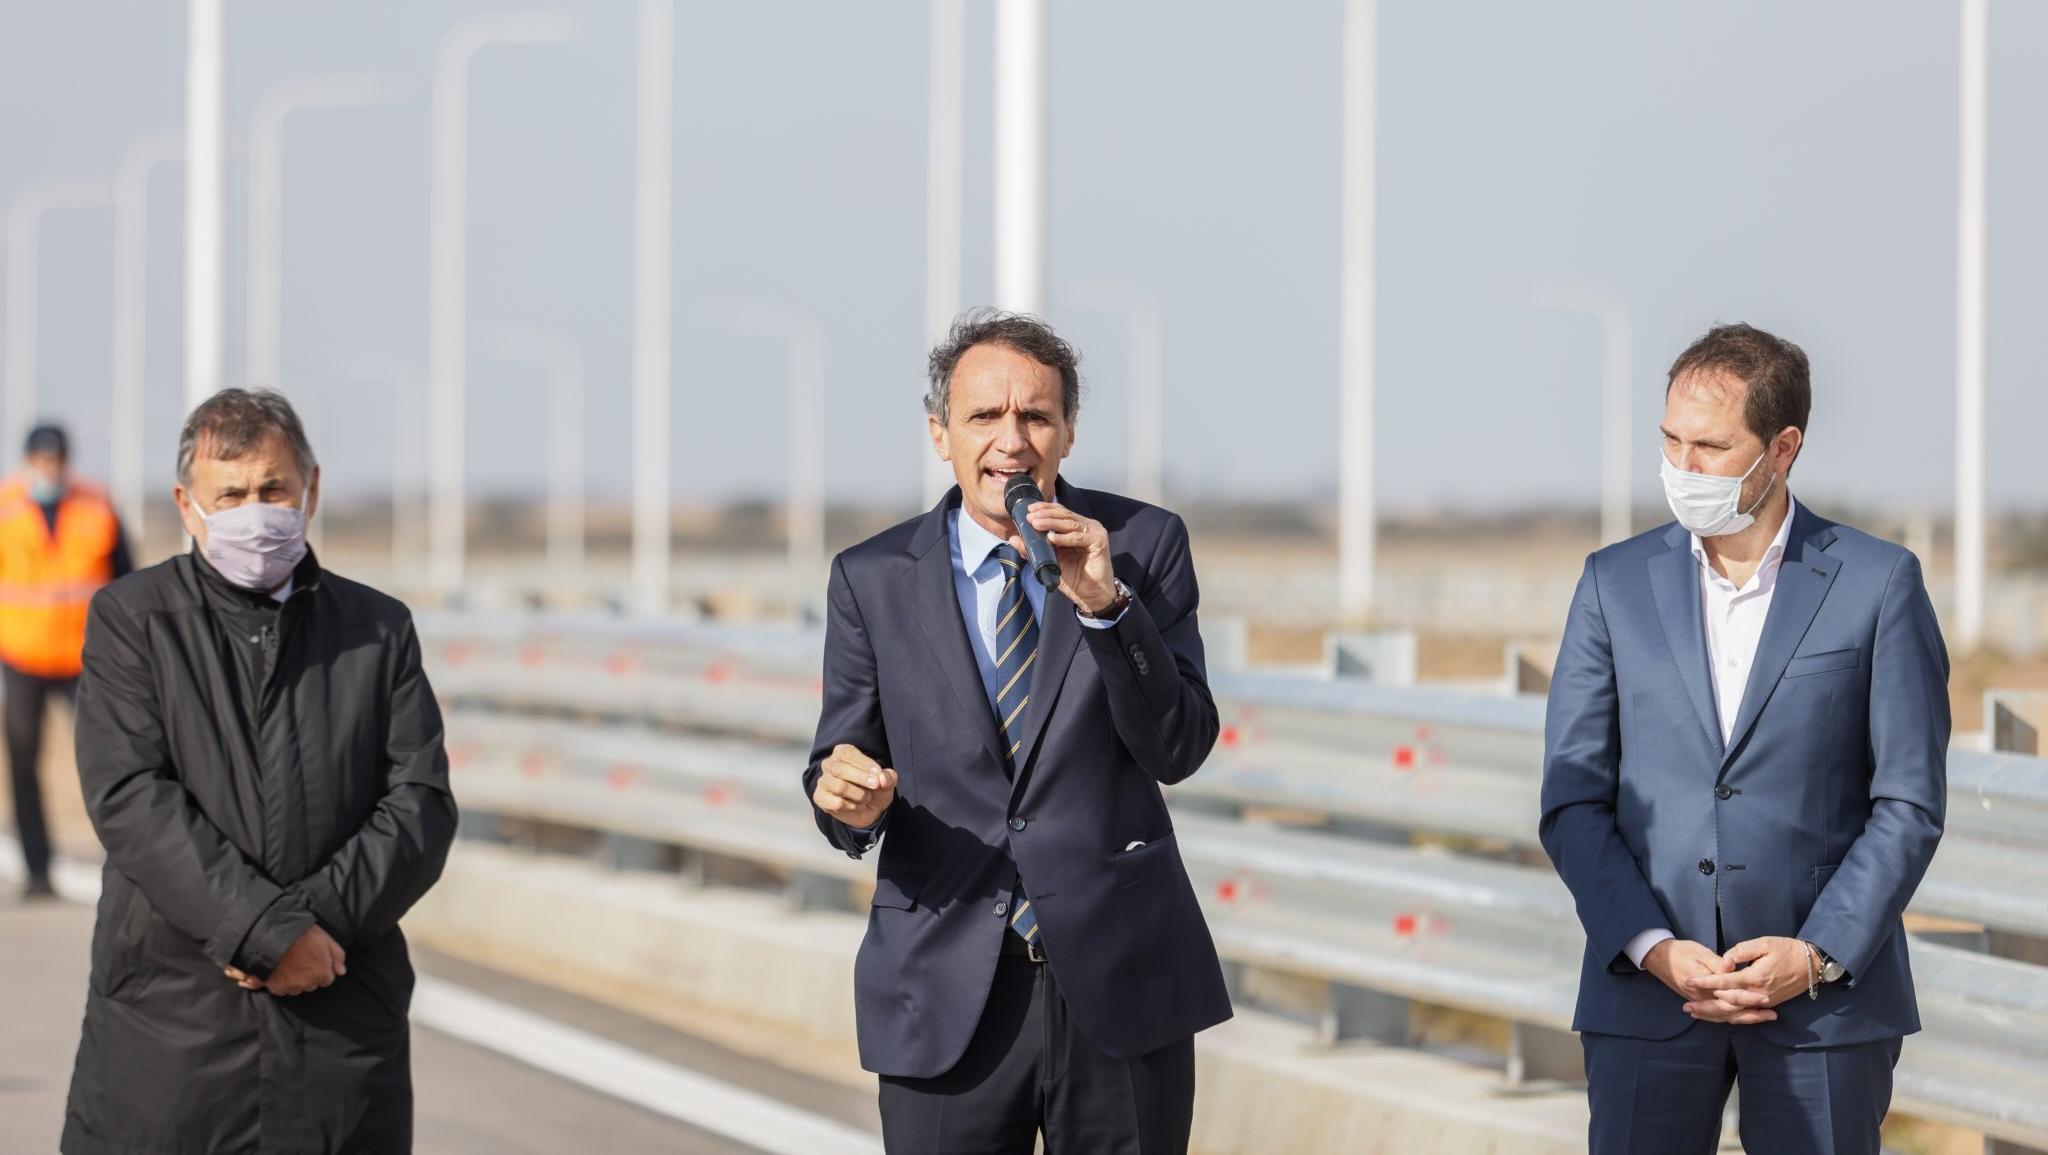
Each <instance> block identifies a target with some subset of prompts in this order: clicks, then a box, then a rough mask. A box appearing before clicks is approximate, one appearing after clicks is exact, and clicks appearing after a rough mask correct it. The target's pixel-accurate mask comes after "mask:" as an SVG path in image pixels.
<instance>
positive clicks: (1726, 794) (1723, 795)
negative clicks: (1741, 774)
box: [1714, 786, 1735, 802]
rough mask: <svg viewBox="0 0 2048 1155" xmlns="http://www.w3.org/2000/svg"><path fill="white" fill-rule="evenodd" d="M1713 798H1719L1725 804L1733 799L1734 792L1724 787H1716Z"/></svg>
mask: <svg viewBox="0 0 2048 1155" xmlns="http://www.w3.org/2000/svg"><path fill="white" fill-rule="evenodd" d="M1714 797H1716V798H1719V799H1720V800H1721V801H1723V802H1726V801H1728V800H1729V799H1730V798H1733V797H1735V791H1733V790H1731V789H1729V788H1728V787H1726V786H1716V787H1714Z"/></svg>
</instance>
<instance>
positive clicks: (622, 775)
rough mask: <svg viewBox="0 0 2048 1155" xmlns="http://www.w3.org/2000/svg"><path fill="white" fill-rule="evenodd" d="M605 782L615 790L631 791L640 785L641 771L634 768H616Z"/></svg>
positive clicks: (605, 778) (606, 777)
mask: <svg viewBox="0 0 2048 1155" xmlns="http://www.w3.org/2000/svg"><path fill="white" fill-rule="evenodd" d="M604 780H605V784H606V785H608V786H610V787H611V788H612V789H614V790H630V789H632V788H633V787H634V786H635V785H637V784H638V783H639V781H640V770H639V768H638V767H634V766H614V767H612V768H611V772H610V773H608V774H606V775H605V776H604Z"/></svg>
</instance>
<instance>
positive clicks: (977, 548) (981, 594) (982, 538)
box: [953, 507, 1130, 710]
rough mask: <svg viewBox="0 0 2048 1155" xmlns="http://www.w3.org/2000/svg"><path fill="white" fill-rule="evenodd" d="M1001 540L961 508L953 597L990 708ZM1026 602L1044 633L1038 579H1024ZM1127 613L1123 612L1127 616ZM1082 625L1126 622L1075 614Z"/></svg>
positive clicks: (956, 527) (1099, 627) (955, 538)
mask: <svg viewBox="0 0 2048 1155" xmlns="http://www.w3.org/2000/svg"><path fill="white" fill-rule="evenodd" d="M1001 544H1003V539H1002V538H999V537H997V536H996V535H995V534H992V533H990V532H989V531H988V530H986V529H983V528H982V526H981V523H980V522H978V521H976V520H974V518H973V517H972V516H970V515H969V514H968V512H967V510H966V509H965V508H964V507H963V508H960V509H956V510H954V511H953V593H954V594H955V595H956V596H957V597H958V598H959V599H960V616H961V618H963V619H964V620H965V621H966V623H967V637H968V639H969V640H970V641H976V640H978V641H979V643H980V644H979V645H976V646H973V647H972V649H973V650H974V667H975V669H977V670H980V671H981V688H982V691H983V692H984V693H986V694H987V695H988V700H989V709H991V710H993V709H995V700H996V608H997V606H998V605H1000V604H1001V602H1002V597H1003V581H1004V577H1005V574H1006V572H1007V571H1005V570H1004V569H1003V567H1002V563H1000V562H998V561H996V558H995V552H996V547H997V546H999V545H1001ZM1020 580H1022V581H1023V583H1024V598H1025V600H1027V601H1029V602H1030V603H1031V616H1032V618H1033V619H1035V620H1036V621H1037V622H1038V628H1039V631H1040V633H1041V634H1042V633H1043V632H1044V630H1045V586H1044V584H1043V583H1041V582H1040V581H1039V580H1038V579H1037V578H1036V577H1035V576H1032V575H1030V574H1026V575H1024V576H1023V577H1022V578H1021V579H1020ZM1129 612H1130V611H1129V610H1128V609H1126V610H1125V611H1124V613H1129ZM1075 616H1076V617H1078V618H1079V619H1080V621H1081V624H1082V625H1083V626H1086V627H1088V628H1089V629H1096V630H1106V629H1110V628H1111V627H1113V626H1115V625H1116V624H1117V623H1118V622H1120V621H1122V620H1123V615H1122V614H1119V615H1117V616H1116V617H1114V618H1111V619H1109V620H1107V621H1096V620H1095V619H1094V618H1091V617H1089V616H1087V615H1086V614H1083V613H1080V612H1079V611H1078V610H1076V611H1075Z"/></svg>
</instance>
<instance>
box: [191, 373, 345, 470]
mask: <svg viewBox="0 0 2048 1155" xmlns="http://www.w3.org/2000/svg"><path fill="white" fill-rule="evenodd" d="M273 433H275V434H278V435H280V436H282V437H283V438H284V439H285V442H286V443H287V444H289V445H290V446H291V447H292V452H293V453H294V454H296V455H297V456H298V459H299V473H300V475H301V476H302V477H303V478H304V479H305V481H306V482H308V483H309V484H310V483H311V482H312V480H313V470H314V469H315V468H317V467H318V466H319V464H320V463H319V461H317V460H316V459H315V458H314V457H313V445H312V443H311V442H309V441H307V440H306V427H305V426H304V425H301V424H300V423H299V414H298V412H297V411H296V410H294V409H293V408H292V403H291V402H290V401H288V400H286V399H285V395H284V394H282V393H279V392H278V391H277V390H275V389H223V390H221V391H220V392H218V393H216V394H214V395H213V396H211V397H208V398H207V399H206V400H204V401H201V402H200V403H199V407H198V408H196V409H194V410H193V411H192V415H191V416H190V417H187V418H185V431H184V432H183V433H181V434H179V435H178V484H180V485H190V484H192V462H193V460H194V458H196V457H197V456H198V453H199V443H200V442H201V441H202V440H203V441H205V442H206V455H207V456H208V457H211V458H214V459H215V460H219V461H233V460H235V459H236V458H239V457H241V456H242V455H243V454H245V453H248V452H250V451H251V450H254V449H255V448H256V447H257V446H260V445H262V444H263V442H264V441H266V440H267V439H269V437H270V435H271V434H273Z"/></svg>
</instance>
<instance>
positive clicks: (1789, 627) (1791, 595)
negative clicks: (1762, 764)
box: [1721, 505, 1842, 770]
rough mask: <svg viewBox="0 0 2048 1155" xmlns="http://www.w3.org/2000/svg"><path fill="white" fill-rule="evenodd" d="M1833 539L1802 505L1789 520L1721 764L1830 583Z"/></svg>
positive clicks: (1772, 686) (1835, 563)
mask: <svg viewBox="0 0 2048 1155" xmlns="http://www.w3.org/2000/svg"><path fill="white" fill-rule="evenodd" d="M1833 542H1834V526H1833V525H1831V524H1830V523H1828V522H1826V521H1823V520H1822V519H1821V518H1820V517H1818V516H1816V515H1815V514H1811V513H1808V512H1807V510H1806V507H1805V506H1804V505H1801V506H1800V507H1799V510H1798V514H1797V516H1795V517H1794V518H1793V521H1792V534H1791V536H1790V538H1789V540H1787V542H1786V543H1785V557H1784V560H1783V561H1782V562H1781V563H1780V564H1779V566H1778V587H1777V589H1776V590H1775V591H1773V592H1772V594H1771V612H1770V613H1769V614H1767V615H1765V616H1764V634H1763V637H1762V639H1761V640H1759V641H1758V643H1757V647H1756V661H1755V662H1754V663H1752V664H1751V666H1750V668H1749V682H1748V683H1747V684H1746V685H1744V686H1743V688H1742V708H1741V709H1740V710H1738V711H1736V714H1735V732H1734V734H1733V735H1732V736H1731V737H1730V738H1729V740H1728V749H1727V751H1726V752H1724V754H1723V755H1722V759H1721V766H1722V769H1724V770H1725V769H1727V766H1728V762H1729V760H1730V759H1732V758H1733V757H1734V756H1735V752H1736V751H1738V750H1740V749H1741V748H1742V740H1743V738H1745V737H1747V736H1748V734H1749V732H1750V730H1751V729H1752V728H1754V727H1755V726H1756V720H1757V716H1758V715H1759V714H1761V713H1763V709H1764V704H1765V703H1766V702H1768V701H1770V697H1771V694H1772V692H1773V691H1775V690H1776V689H1777V688H1778V680H1779V679H1780V678H1782V677H1783V676H1784V674H1785V666H1786V664H1787V663H1788V662H1790V661H1791V660H1792V652H1793V651H1794V650H1797V649H1798V648H1799V643H1800V640H1801V639H1803V638H1805V637H1806V629H1807V627H1808V626H1811V625H1812V624H1813V616H1814V615H1815V614H1817V613H1819V612H1820V604H1821V602H1822V601H1823V600H1824V599H1826V597H1827V596H1828V589H1829V588H1830V587H1832V586H1833V585H1834V584H1835V575H1836V574H1837V573H1839V572H1841V568H1842V563H1841V562H1840V561H1839V560H1838V559H1836V558H1832V557H1829V556H1828V555H1827V553H1825V552H1824V551H1825V549H1826V547H1827V546H1828V545H1830V544H1832V543H1833Z"/></svg>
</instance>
